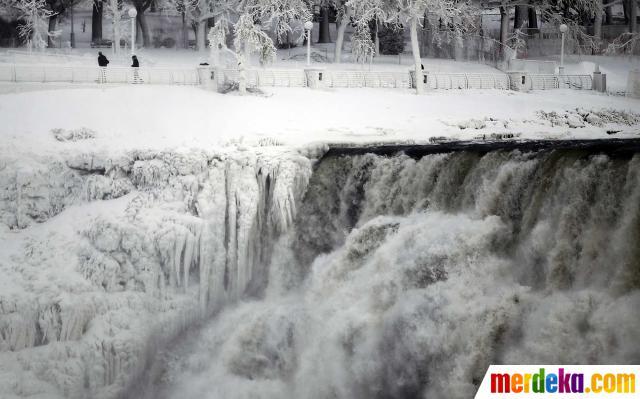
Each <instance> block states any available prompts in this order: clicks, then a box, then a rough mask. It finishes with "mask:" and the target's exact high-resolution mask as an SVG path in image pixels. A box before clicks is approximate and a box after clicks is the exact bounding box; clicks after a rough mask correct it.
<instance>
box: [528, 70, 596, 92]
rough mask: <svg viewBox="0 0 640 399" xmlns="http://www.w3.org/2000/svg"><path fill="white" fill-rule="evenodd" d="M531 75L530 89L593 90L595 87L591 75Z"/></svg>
mask: <svg viewBox="0 0 640 399" xmlns="http://www.w3.org/2000/svg"><path fill="white" fill-rule="evenodd" d="M529 77H530V79H528V81H529V82H530V84H529V87H528V89H530V90H550V89H575V90H591V89H592V88H593V77H592V76H591V75H550V74H532V75H529Z"/></svg>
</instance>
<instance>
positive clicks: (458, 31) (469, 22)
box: [390, 0, 480, 94]
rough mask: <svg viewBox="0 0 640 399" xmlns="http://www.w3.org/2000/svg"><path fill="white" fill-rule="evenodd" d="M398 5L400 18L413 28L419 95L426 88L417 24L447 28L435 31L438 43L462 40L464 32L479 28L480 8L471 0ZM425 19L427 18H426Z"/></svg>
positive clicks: (406, 0) (404, 0)
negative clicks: (422, 76)
mask: <svg viewBox="0 0 640 399" xmlns="http://www.w3.org/2000/svg"><path fill="white" fill-rule="evenodd" d="M396 6H397V17H396V18H397V21H398V22H399V23H402V24H408V25H409V28H410V34H411V52H412V53H413V61H414V70H415V75H416V79H415V85H416V92H417V93H418V94H420V93H422V92H423V89H424V88H423V81H422V79H421V78H420V77H421V75H422V68H421V65H422V63H421V58H420V45H419V43H418V27H419V26H422V24H424V23H425V22H426V23H429V24H430V25H432V26H440V25H441V26H444V27H446V29H441V30H435V31H434V34H433V35H432V38H433V40H434V41H436V43H437V44H440V43H441V42H442V41H445V40H446V41H451V40H461V38H462V37H463V35H465V34H466V33H468V32H470V31H475V30H476V29H477V21H478V18H477V15H478V14H479V12H480V8H479V7H478V6H477V5H476V4H474V3H473V2H472V1H470V0H466V1H456V0H396ZM390 17H394V16H393V15H391V16H390ZM425 18H426V19H428V21H425Z"/></svg>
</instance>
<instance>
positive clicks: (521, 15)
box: [513, 5, 529, 31]
mask: <svg viewBox="0 0 640 399" xmlns="http://www.w3.org/2000/svg"><path fill="white" fill-rule="evenodd" d="M528 8H529V7H528V6H523V5H520V6H516V15H515V18H514V21H513V30H516V29H520V30H521V31H522V27H523V26H524V23H525V21H526V20H527V18H528V15H527V9H528Z"/></svg>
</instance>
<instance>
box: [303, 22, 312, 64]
mask: <svg viewBox="0 0 640 399" xmlns="http://www.w3.org/2000/svg"><path fill="white" fill-rule="evenodd" d="M304 29H305V30H306V31H307V66H311V29H313V22H311V21H307V22H305V23H304Z"/></svg>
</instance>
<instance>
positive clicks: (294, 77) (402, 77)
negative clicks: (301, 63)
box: [223, 69, 411, 88]
mask: <svg viewBox="0 0 640 399" xmlns="http://www.w3.org/2000/svg"><path fill="white" fill-rule="evenodd" d="M314 73H315V74H317V75H318V79H319V80H318V83H319V84H318V86H320V87H331V88H350V87H389V88H410V87H411V80H410V76H409V74H408V73H406V72H373V71H334V70H318V71H314ZM223 74H224V77H223V80H225V81H231V82H237V81H238V78H239V72H238V70H235V69H225V70H223ZM307 86H308V82H307V76H306V73H305V71H304V70H296V69H281V70H274V69H252V70H248V71H247V87H307Z"/></svg>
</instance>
